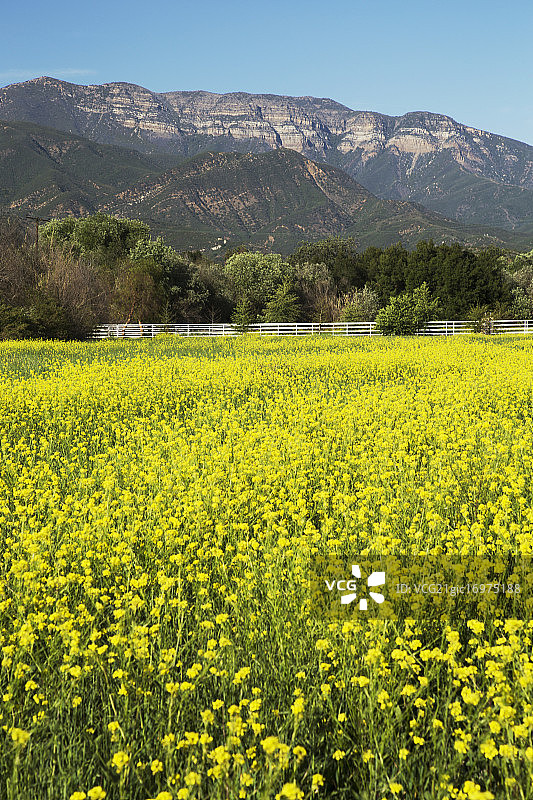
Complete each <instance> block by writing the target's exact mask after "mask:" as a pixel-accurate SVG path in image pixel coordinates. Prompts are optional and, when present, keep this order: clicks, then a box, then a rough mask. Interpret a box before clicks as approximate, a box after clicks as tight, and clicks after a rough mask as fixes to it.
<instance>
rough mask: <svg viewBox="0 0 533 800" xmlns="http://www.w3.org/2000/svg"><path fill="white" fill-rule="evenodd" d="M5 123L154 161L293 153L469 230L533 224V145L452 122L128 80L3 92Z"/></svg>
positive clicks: (33, 85)
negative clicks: (205, 153) (156, 88)
mask: <svg viewBox="0 0 533 800" xmlns="http://www.w3.org/2000/svg"><path fill="white" fill-rule="evenodd" d="M0 119H5V120H26V121H30V122H35V123H37V124H41V125H48V126H51V127H55V128H57V129H59V130H64V131H68V132H72V133H76V134H78V135H81V136H84V137H87V138H89V139H91V140H93V141H97V142H100V143H103V144H114V145H120V146H127V147H130V148H135V149H137V150H139V151H141V152H144V153H156V152H166V153H173V154H177V155H181V156H191V155H194V154H195V153H198V152H200V151H202V150H215V151H220V152H227V151H238V152H252V153H258V152H264V151H268V150H272V149H277V148H291V149H293V150H296V151H297V152H300V153H302V154H303V155H306V156H308V157H309V158H312V159H313V160H315V161H316V160H318V161H320V160H322V161H325V162H327V163H330V164H332V165H335V166H339V167H341V168H342V169H344V170H345V171H346V172H347V173H348V174H349V175H351V176H352V177H354V178H355V179H356V180H357V181H358V182H360V183H362V184H363V185H364V186H365V187H366V188H368V189H369V190H370V191H372V192H373V193H375V194H377V195H378V196H380V197H382V198H386V199H392V200H412V201H415V202H418V203H423V204H424V205H425V206H426V207H427V208H430V209H432V210H434V211H437V212H440V213H443V214H445V215H446V216H448V217H451V218H454V219H457V220H458V221H462V222H464V223H468V224H485V225H498V226H501V227H504V228H507V229H510V230H512V229H519V228H520V227H521V226H525V227H526V229H529V227H530V226H531V224H533V147H531V146H530V145H527V144H524V143H522V142H518V141H514V140H512V139H508V138H505V137H503V136H497V135H495V134H492V133H488V132H486V131H481V130H477V129H474V128H471V127H468V126H466V125H462V124H460V123H458V122H456V121H455V120H453V119H451V118H450V117H447V116H445V115H442V114H434V113H429V112H412V113H409V114H405V115H403V116H401V117H391V116H387V115H384V114H378V113H377V112H372V111H352V110H351V109H349V108H346V107H345V106H343V105H341V104H339V103H335V102H334V101H333V100H329V99H324V98H322V99H320V98H312V97H282V96H277V95H251V94H246V93H244V92H237V93H233V94H225V95H220V94H212V93H209V92H203V91H197V92H182V91H176V92H165V93H160V94H158V93H155V92H151V91H149V90H147V89H144V88H142V87H139V86H135V85H133V84H127V83H111V84H104V85H103V86H78V85H76V84H71V83H66V82H64V81H58V80H56V79H53V78H38V79H35V80H32V81H26V82H24V83H20V84H13V85H11V86H8V87H6V88H4V89H0Z"/></svg>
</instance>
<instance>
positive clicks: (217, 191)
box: [0, 122, 529, 252]
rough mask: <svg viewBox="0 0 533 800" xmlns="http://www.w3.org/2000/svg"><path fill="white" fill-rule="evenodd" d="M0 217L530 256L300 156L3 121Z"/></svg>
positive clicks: (510, 239) (208, 237)
mask: <svg viewBox="0 0 533 800" xmlns="http://www.w3.org/2000/svg"><path fill="white" fill-rule="evenodd" d="M0 211H4V212H8V213H15V214H17V215H19V216H23V215H24V214H27V213H33V214H35V213H37V214H38V215H40V216H42V217H51V216H63V215H65V214H74V215H85V214H90V213H95V212H96V211H105V212H107V213H110V214H114V215H120V216H126V217H133V218H137V219H141V220H144V221H146V222H148V223H149V224H150V226H151V228H152V230H153V231H154V233H163V234H164V235H165V236H166V237H167V239H168V240H169V242H170V243H172V244H173V245H174V246H175V247H177V248H179V249H184V250H187V249H196V248H213V249H216V250H218V249H222V245H221V242H222V243H223V242H224V240H226V242H227V246H228V247H229V246H232V245H234V244H237V243H242V242H245V243H248V244H250V245H253V246H255V247H259V248H262V249H265V250H276V251H278V252H289V251H290V250H291V249H293V248H294V247H295V246H296V245H297V244H298V243H299V242H300V241H302V240H316V239H321V238H324V237H327V236H335V235H343V236H354V237H355V238H356V240H357V241H358V242H359V244H360V246H361V247H366V246H368V245H371V244H374V245H378V246H383V245H387V244H391V243H393V242H396V241H398V240H402V241H403V242H404V243H405V244H406V245H407V246H411V245H414V244H415V243H416V241H418V240H419V239H421V238H428V237H433V238H435V239H437V240H438V241H450V242H451V241H459V242H464V243H467V244H470V245H475V246H487V245H489V244H495V245H497V246H513V247H520V246H523V247H527V246H528V244H529V240H524V241H523V240H522V239H521V238H520V237H519V236H517V235H516V234H514V233H512V232H506V231H503V230H499V231H498V230H490V229H485V228H479V227H477V228H465V227H464V226H462V225H460V224H458V223H456V222H453V221H450V220H447V219H445V218H444V217H442V216H440V215H438V214H434V213H431V212H428V211H427V210H425V209H424V208H422V207H419V206H416V205H412V204H410V203H407V202H400V203H397V202H391V201H386V200H380V199H378V198H377V197H375V196H374V195H372V194H371V193H370V192H368V191H367V190H366V189H364V188H363V187H362V186H361V185H360V184H358V183H356V181H354V180H353V179H352V178H350V177H349V176H348V175H347V174H346V173H345V172H343V171H342V170H340V169H338V168H336V167H331V166H329V165H327V164H325V163H324V162H321V163H317V162H314V161H312V160H311V159H309V158H307V157H305V156H303V155H300V154H299V153H297V152H295V151H294V150H287V149H283V148H281V149H276V150H268V151H266V152H264V153H256V154H247V153H210V152H208V153H201V154H198V155H196V156H194V157H193V158H190V159H187V160H183V159H182V158H180V157H177V156H172V155H169V154H154V155H146V154H142V153H140V152H138V151H136V150H128V149H126V148H123V147H117V146H113V145H102V144H96V143H94V142H91V141H89V140H87V139H84V138H83V137H80V136H75V135H73V134H68V133H61V132H60V131H57V130H53V129H50V128H43V127H39V126H37V125H33V124H30V123H20V122H19V123H7V122H0Z"/></svg>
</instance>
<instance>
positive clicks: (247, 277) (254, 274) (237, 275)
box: [224, 253, 294, 311]
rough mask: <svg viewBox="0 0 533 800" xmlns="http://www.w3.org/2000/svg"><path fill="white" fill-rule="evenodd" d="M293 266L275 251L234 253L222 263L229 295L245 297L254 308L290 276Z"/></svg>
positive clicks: (263, 303)
mask: <svg viewBox="0 0 533 800" xmlns="http://www.w3.org/2000/svg"><path fill="white" fill-rule="evenodd" d="M293 272H294V270H293V269H292V268H291V266H290V265H289V264H288V263H287V262H286V261H284V260H283V257H282V256H281V255H279V254H278V253H270V254H264V253H236V254H235V255H232V256H230V258H228V260H227V261H226V262H225V263H224V274H225V276H226V278H227V280H228V289H229V292H230V295H231V296H232V299H233V300H234V301H239V300H240V299H241V298H243V297H247V298H248V300H249V302H250V303H251V305H252V306H253V308H254V310H255V311H259V310H260V309H261V308H263V307H264V305H265V303H266V302H267V300H268V298H269V297H271V296H272V295H273V294H274V293H275V291H276V289H277V287H278V286H279V285H280V284H282V283H283V281H284V280H290V279H291V277H292V274H293Z"/></svg>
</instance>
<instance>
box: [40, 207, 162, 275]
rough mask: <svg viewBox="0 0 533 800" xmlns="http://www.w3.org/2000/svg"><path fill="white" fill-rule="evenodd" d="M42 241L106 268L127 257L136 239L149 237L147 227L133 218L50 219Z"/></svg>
mask: <svg viewBox="0 0 533 800" xmlns="http://www.w3.org/2000/svg"><path fill="white" fill-rule="evenodd" d="M41 236H42V239H43V241H44V242H49V243H50V244H55V245H59V246H60V247H67V248H69V249H70V250H71V251H72V253H73V254H74V255H81V254H83V253H85V254H91V255H92V256H93V257H94V258H95V259H96V260H97V261H98V263H100V264H102V265H103V266H108V265H109V264H110V263H113V262H116V261H117V260H118V259H121V258H125V257H126V256H128V255H129V253H130V250H131V249H132V248H134V247H135V245H136V243H137V242H138V241H139V240H140V239H149V238H150V228H149V227H148V225H147V224H146V223H145V222H140V221H139V220H135V219H117V218H116V217H111V216H109V215H107V214H102V213H101V212H99V213H98V214H93V215H92V216H88V217H80V218H79V219H74V218H73V217H66V218H65V219H53V220H51V221H50V222H47V223H46V225H43V226H42V228H41Z"/></svg>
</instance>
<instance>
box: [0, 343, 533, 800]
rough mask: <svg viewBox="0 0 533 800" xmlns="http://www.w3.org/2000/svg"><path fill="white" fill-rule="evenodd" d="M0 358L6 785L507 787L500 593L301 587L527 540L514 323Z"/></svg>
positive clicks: (523, 632)
mask: <svg viewBox="0 0 533 800" xmlns="http://www.w3.org/2000/svg"><path fill="white" fill-rule="evenodd" d="M0 370H1V372H0V381H1V390H2V391H1V395H0V406H1V407H0V445H1V450H2V452H1V459H2V471H1V480H0V548H1V549H0V557H1V559H2V561H1V563H2V567H1V571H0V647H1V656H0V657H1V659H2V661H1V667H0V696H1V700H2V702H1V704H0V726H1V728H2V730H1V731H0V742H1V744H0V787H4V786H5V787H6V793H5V797H6V800H30V799H31V800H33V799H34V798H39V800H41V798H47V800H56V798H58V799H59V798H60V799H61V800H85V799H86V798H88V799H89V800H101V799H103V798H104V797H105V798H107V799H108V800H115V799H117V800H119V799H120V800H149V798H150V799H151V798H157V800H174V798H191V800H192V799H193V798H217V799H220V800H222V799H223V798H224V799H225V800H227V799H229V798H256V799H257V800H266V799H267V798H272V799H273V800H274V798H276V799H277V800H282V799H283V798H287V799H288V800H290V799H291V798H294V799H296V798H315V797H316V798H342V799H343V800H352V798H353V799H354V800H355V799H359V798H360V799H361V800H363V799H364V800H382V798H387V800H389V798H406V800H407V799H409V800H413V798H427V799H428V800H429V798H431V799H432V800H433V798H439V799H440V798H442V799H444V798H457V799H458V800H467V799H468V800H490V799H491V798H497V800H500V798H513V800H514V799H515V798H516V800H524V798H531V797H533V743H532V731H533V654H532V637H533V623H532V622H531V621H530V617H528V615H527V613H524V614H523V615H522V617H521V618H514V617H513V618H509V617H506V616H505V615H504V614H498V613H491V614H490V615H488V614H487V615H485V616H484V617H483V616H479V615H478V616H476V617H472V618H470V619H465V618H464V615H461V614H458V616H457V618H453V617H452V618H451V619H445V618H443V617H439V616H438V614H433V615H432V614H429V615H428V616H425V615H420V616H419V617H405V618H398V619H396V620H393V621H389V620H387V621H383V620H372V619H369V618H366V617H365V616H364V615H363V616H362V615H361V614H359V615H358V614H357V613H354V614H353V615H352V616H350V617H349V618H346V619H331V618H328V617H321V616H320V614H319V613H316V610H315V612H314V611H313V607H312V597H311V595H310V589H309V576H310V569H311V565H312V563H314V560H315V559H326V560H327V559H333V558H342V559H350V558H351V556H352V553H353V554H359V553H361V552H362V551H363V552H375V553H389V552H396V553H410V554H412V555H413V556H416V555H417V554H420V553H442V552H444V551H445V552H447V553H452V554H461V557H465V558H467V557H470V556H480V555H483V554H486V555H487V558H488V559H494V558H496V557H497V556H498V554H499V553H501V552H513V553H515V554H516V555H517V557H518V558H522V559H528V558H530V557H531V553H532V551H533V507H532V494H533V488H532V487H533V446H532V445H533V424H532V423H533V419H532V416H533V411H532V409H533V340H528V339H526V338H521V337H501V338H489V337H487V338H485V339H483V338H475V337H464V338H461V337H456V338H451V339H449V340H438V341H437V340H428V339H422V338H415V339H404V340H393V339H386V338H380V339H373V340H370V339H364V340H363V339H347V338H343V339H333V338H319V337H315V338H302V339H272V340H265V339H259V338H255V337H253V336H244V337H242V338H237V339H225V340H219V341H216V340H198V339H190V340H187V339H179V338H173V337H158V338H157V339H154V340H151V341H143V342H132V341H109V340H108V341H102V342H95V343H50V342H31V343H28V342H25V343H24V342H19V343H2V344H0ZM526 606H527V604H526ZM526 606H524V608H525V607H526ZM2 792H3V788H0V797H3V796H4V795H3V794H2Z"/></svg>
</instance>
